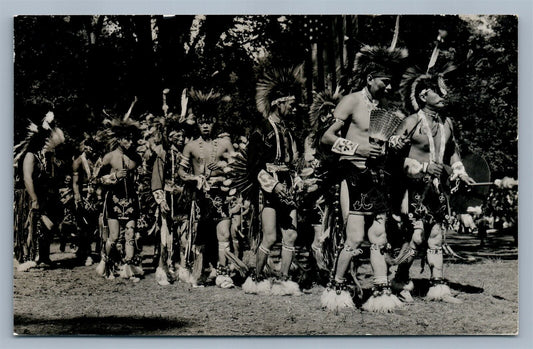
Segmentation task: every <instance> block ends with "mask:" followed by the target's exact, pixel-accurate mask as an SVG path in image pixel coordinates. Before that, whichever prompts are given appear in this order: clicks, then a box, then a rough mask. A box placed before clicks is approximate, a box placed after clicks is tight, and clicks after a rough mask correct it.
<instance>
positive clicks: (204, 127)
mask: <svg viewBox="0 0 533 349" xmlns="http://www.w3.org/2000/svg"><path fill="white" fill-rule="evenodd" d="M215 122H216V118H214V117H210V116H207V115H201V116H199V117H197V118H196V124H197V125H198V129H199V130H200V134H201V135H202V136H203V137H208V136H211V131H213V126H214V125H215Z"/></svg>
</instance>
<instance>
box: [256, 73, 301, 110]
mask: <svg viewBox="0 0 533 349" xmlns="http://www.w3.org/2000/svg"><path fill="white" fill-rule="evenodd" d="M302 71H303V65H299V66H296V67H291V68H275V69H272V70H270V71H267V72H266V73H265V75H264V76H263V77H262V78H261V79H260V80H259V82H258V83H257V88H256V96H255V100H256V104H257V109H258V110H259V112H261V114H263V116H265V117H268V116H269V115H270V113H271V108H272V102H273V101H274V100H276V99H277V98H281V97H288V96H294V95H295V94H297V93H299V92H300V90H301V87H302V85H303V83H304V79H303V77H302V76H303V73H302Z"/></svg>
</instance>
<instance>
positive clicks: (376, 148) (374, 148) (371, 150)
mask: <svg viewBox="0 0 533 349" xmlns="http://www.w3.org/2000/svg"><path fill="white" fill-rule="evenodd" d="M355 153H356V154H359V155H361V156H364V157H365V158H377V157H380V156H381V155H383V149H382V147H381V146H380V145H377V144H375V143H369V145H368V146H365V145H362V144H360V145H359V147H357V150H356V152H355Z"/></svg>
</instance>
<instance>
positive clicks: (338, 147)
mask: <svg viewBox="0 0 533 349" xmlns="http://www.w3.org/2000/svg"><path fill="white" fill-rule="evenodd" d="M357 147H359V144H356V143H354V142H352V141H349V140H347V139H344V138H340V137H339V138H337V140H336V141H335V143H334V144H333V147H331V151H332V152H334V153H337V154H341V155H354V154H355V151H356V150H357Z"/></svg>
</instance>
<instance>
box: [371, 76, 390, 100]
mask: <svg viewBox="0 0 533 349" xmlns="http://www.w3.org/2000/svg"><path fill="white" fill-rule="evenodd" d="M366 83H367V84H366V86H367V88H368V91H369V92H370V94H371V95H372V97H374V98H375V99H380V98H382V97H385V96H387V95H388V94H389V93H390V92H391V90H392V86H391V76H390V75H387V74H385V73H371V74H368V76H367V79H366Z"/></svg>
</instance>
